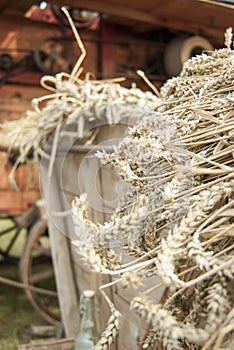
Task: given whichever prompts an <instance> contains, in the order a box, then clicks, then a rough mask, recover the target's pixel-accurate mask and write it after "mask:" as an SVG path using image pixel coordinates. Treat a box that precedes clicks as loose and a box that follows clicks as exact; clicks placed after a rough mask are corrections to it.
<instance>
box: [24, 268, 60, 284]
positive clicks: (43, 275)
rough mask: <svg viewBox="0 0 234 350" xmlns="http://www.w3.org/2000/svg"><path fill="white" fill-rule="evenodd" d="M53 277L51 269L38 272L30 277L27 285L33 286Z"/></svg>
mask: <svg viewBox="0 0 234 350" xmlns="http://www.w3.org/2000/svg"><path fill="white" fill-rule="evenodd" d="M53 275H54V271H53V269H52V268H51V269H47V270H46V271H40V272H37V273H34V274H33V275H31V276H30V278H29V283H30V284H35V283H37V282H41V281H44V280H47V279H48V278H50V277H52V276H53Z"/></svg>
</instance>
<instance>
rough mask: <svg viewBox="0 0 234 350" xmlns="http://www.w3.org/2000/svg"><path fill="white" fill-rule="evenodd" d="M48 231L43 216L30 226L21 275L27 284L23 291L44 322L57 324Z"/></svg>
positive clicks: (58, 315)
mask: <svg viewBox="0 0 234 350" xmlns="http://www.w3.org/2000/svg"><path fill="white" fill-rule="evenodd" d="M47 233H48V231H47V221H46V220H42V219H40V220H38V221H37V222H36V223H35V224H34V225H33V226H32V227H31V229H30V230H29V236H28V240H27V242H26V245H25V249H24V252H23V254H22V256H21V259H20V277H21V281H22V282H23V283H24V284H26V285H27V287H26V288H25V293H26V295H27V297H28V299H29V301H30V302H31V304H32V306H33V307H34V309H35V310H36V312H37V313H38V314H39V315H40V316H42V317H43V318H44V319H45V320H46V321H47V322H49V323H51V324H54V325H58V324H59V321H60V311H59V304H58V298H57V293H56V285H55V278H54V270H53V265H52V260H51V254H50V244H49V237H48V234H47ZM35 287H36V288H40V290H39V289H35Z"/></svg>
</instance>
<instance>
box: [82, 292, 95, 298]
mask: <svg viewBox="0 0 234 350" xmlns="http://www.w3.org/2000/svg"><path fill="white" fill-rule="evenodd" d="M94 295H95V292H94V290H84V292H83V297H84V298H88V299H92V298H93V297H94Z"/></svg>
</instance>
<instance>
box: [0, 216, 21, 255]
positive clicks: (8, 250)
mask: <svg viewBox="0 0 234 350" xmlns="http://www.w3.org/2000/svg"><path fill="white" fill-rule="evenodd" d="M21 233H22V234H24V232H23V230H22V228H20V227H18V225H17V223H16V221H15V219H14V218H13V217H1V218H0V256H2V257H3V258H4V259H6V260H9V261H16V260H17V259H18V258H19V256H20V254H21V252H19V251H18V252H17V251H16V249H15V247H16V243H17V240H18V239H19V236H20V235H21Z"/></svg>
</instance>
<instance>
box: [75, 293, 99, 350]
mask: <svg viewBox="0 0 234 350" xmlns="http://www.w3.org/2000/svg"><path fill="white" fill-rule="evenodd" d="M94 297H95V293H94V291H93V290H85V291H84V293H83V295H82V298H81V306H80V314H81V319H80V329H79V332H78V334H77V336H76V339H75V350H90V349H92V346H93V345H94V344H95V342H96V340H97V339H98V338H99V334H98V332H97V328H96V320H95V312H96V310H97V308H96V306H95V302H94Z"/></svg>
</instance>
